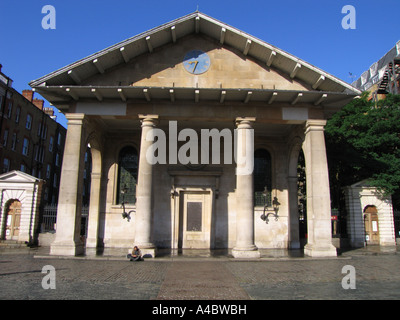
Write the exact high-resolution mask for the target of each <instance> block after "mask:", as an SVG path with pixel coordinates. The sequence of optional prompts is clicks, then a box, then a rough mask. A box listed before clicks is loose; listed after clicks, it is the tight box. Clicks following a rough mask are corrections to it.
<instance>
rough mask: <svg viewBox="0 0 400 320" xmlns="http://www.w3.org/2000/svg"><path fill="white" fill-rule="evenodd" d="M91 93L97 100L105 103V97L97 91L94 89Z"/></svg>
mask: <svg viewBox="0 0 400 320" xmlns="http://www.w3.org/2000/svg"><path fill="white" fill-rule="evenodd" d="M91 91H92V93H93V94H94V95H95V96H96V98H97V100H99V101H103V96H102V95H101V93H100V92H99V91H98V90H97V89H95V88H93V89H91Z"/></svg>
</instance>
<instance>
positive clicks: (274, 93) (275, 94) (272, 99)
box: [268, 92, 278, 104]
mask: <svg viewBox="0 0 400 320" xmlns="http://www.w3.org/2000/svg"><path fill="white" fill-rule="evenodd" d="M277 96H278V92H273V93H272V96H271V98H269V100H268V104H271V103H272V102H274V100H275V98H276V97H277Z"/></svg>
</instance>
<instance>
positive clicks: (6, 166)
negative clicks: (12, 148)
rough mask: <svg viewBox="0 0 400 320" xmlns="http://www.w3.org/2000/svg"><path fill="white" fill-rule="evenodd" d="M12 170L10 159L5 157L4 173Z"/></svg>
mask: <svg viewBox="0 0 400 320" xmlns="http://www.w3.org/2000/svg"><path fill="white" fill-rule="evenodd" d="M8 171H10V159H7V158H4V160H3V173H4V172H8Z"/></svg>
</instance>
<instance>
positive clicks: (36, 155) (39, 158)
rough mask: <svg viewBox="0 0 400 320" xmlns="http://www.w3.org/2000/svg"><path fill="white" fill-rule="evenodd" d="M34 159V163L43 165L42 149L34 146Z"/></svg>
mask: <svg viewBox="0 0 400 320" xmlns="http://www.w3.org/2000/svg"><path fill="white" fill-rule="evenodd" d="M34 159H35V161H38V162H41V163H43V160H44V147H42V146H35V151H34Z"/></svg>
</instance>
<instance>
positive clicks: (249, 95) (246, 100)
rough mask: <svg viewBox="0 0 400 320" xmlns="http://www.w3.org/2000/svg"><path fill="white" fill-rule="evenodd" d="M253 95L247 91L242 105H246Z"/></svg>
mask: <svg viewBox="0 0 400 320" xmlns="http://www.w3.org/2000/svg"><path fill="white" fill-rule="evenodd" d="M252 94H253V92H251V91H248V92H247V95H246V99H244V103H247V102H249V101H250V98H251V95H252Z"/></svg>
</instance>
